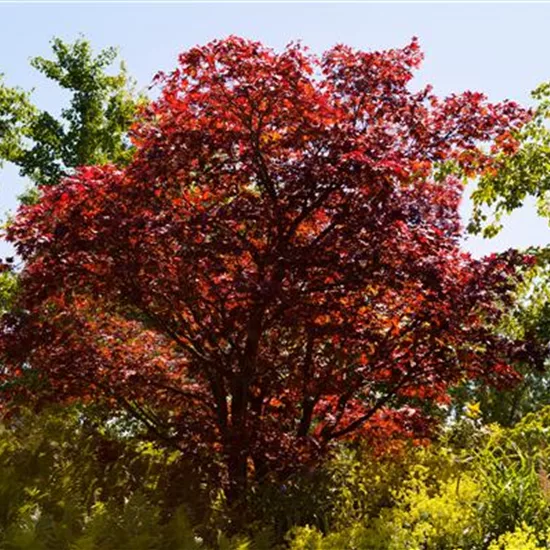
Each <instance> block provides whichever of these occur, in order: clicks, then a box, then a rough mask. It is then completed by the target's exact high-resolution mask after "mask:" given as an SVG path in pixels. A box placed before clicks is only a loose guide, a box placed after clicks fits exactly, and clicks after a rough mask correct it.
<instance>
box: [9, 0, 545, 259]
mask: <svg viewBox="0 0 550 550" xmlns="http://www.w3.org/2000/svg"><path fill="white" fill-rule="evenodd" d="M0 21H1V22H2V32H1V33H0V72H1V73H4V75H5V79H6V82H7V83H8V84H10V85H19V86H21V87H22V88H24V89H31V88H35V89H36V92H35V100H36V102H37V103H38V104H39V106H40V107H42V108H45V109H49V110H51V111H54V112H55V111H58V110H59V109H60V107H61V105H62V101H63V95H62V93H60V91H59V90H58V89H57V88H55V87H54V86H52V85H50V84H49V83H48V82H47V81H46V80H45V79H43V77H41V76H40V75H38V73H36V72H35V71H34V70H33V69H32V68H31V67H30V66H29V64H28V60H29V58H30V57H32V56H35V55H44V56H48V54H49V47H48V42H49V40H50V39H51V38H52V37H54V36H59V37H62V38H63V39H66V40H73V39H75V38H76V37H77V36H78V34H79V33H81V34H83V35H85V36H86V37H87V38H89V39H90V40H91V42H92V44H93V45H94V46H95V47H96V48H101V47H105V46H109V45H116V46H119V48H120V51H121V56H122V58H123V59H125V60H126V62H127V66H128V69H129V71H130V73H131V74H132V75H133V76H134V77H135V78H136V79H137V81H138V84H139V86H140V87H142V88H146V87H147V86H148V84H149V83H150V81H151V78H152V77H153V75H154V74H155V73H156V72H157V71H159V70H170V69H171V68H172V67H174V65H175V61H176V57H177V54H178V53H179V52H181V51H183V50H185V49H187V48H189V47H191V46H194V45H196V44H201V43H205V42H207V41H209V40H211V39H214V38H221V37H224V36H227V35H230V34H237V35H241V36H245V37H248V38H254V39H258V40H261V41H263V42H265V43H266V44H268V45H270V46H272V47H275V48H282V47H284V45H285V44H287V43H288V42H290V41H292V40H298V39H299V40H301V41H302V42H303V43H304V44H305V45H307V46H309V47H310V49H311V50H312V51H314V52H317V53H320V52H322V51H323V50H325V49H327V48H329V47H330V46H332V45H334V44H336V43H346V44H349V45H351V46H354V47H357V48H362V49H381V48H389V47H396V46H401V45H404V44H406V43H408V41H409V40H410V38H411V37H412V36H418V37H419V39H420V43H421V46H422V48H423V50H424V52H425V55H426V59H425V62H424V65H423V68H422V69H421V70H420V72H419V73H418V77H417V84H416V85H418V86H420V85H422V84H425V83H428V82H430V83H431V84H433V85H434V88H435V91H436V93H438V94H441V95H445V94H448V93H451V92H459V91H463V90H466V89H471V90H478V91H482V92H484V93H486V94H487V95H488V96H489V98H490V99H491V100H494V101H498V100H502V99H505V98H509V99H514V100H516V101H519V102H521V103H524V104H530V97H529V92H530V90H532V89H533V88H534V87H536V86H537V84H539V83H540V82H542V81H545V80H550V32H549V28H550V4H527V3H523V4H522V3H519V2H518V3H517V4H483V3H463V4H457V3H453V4H444V3H441V4H416V3H414V2H412V1H410V2H406V3H402V4H366V3H365V4H346V3H334V4H299V3H296V4H288V3H286V4H273V3H270V4H261V3H257V4H238V3H235V4H233V3H230V2H227V3H224V4H219V3H218V4H209V3H206V2H202V3H196V4H161V3H158V4H154V3H151V4H133V5H132V4H116V3H112V4H110V5H106V4H65V5H60V4H40V5H38V4H1V3H0ZM24 185H25V182H24V181H22V180H21V179H20V178H19V177H18V176H17V172H16V171H15V170H14V169H13V168H10V167H6V168H4V169H3V170H1V171H0V213H2V214H3V213H5V212H7V211H10V210H12V209H13V208H15V206H16V196H17V194H19V193H20V192H21V191H22V190H23V189H24ZM468 210H469V206H468V201H465V202H464V204H463V212H464V216H467V214H468ZM548 243H550V229H549V228H548V225H547V223H546V222H545V221H543V220H540V219H537V217H536V214H535V212H534V210H533V208H532V207H530V208H529V207H528V208H524V209H523V210H522V211H520V212H517V213H516V214H514V215H513V216H512V217H511V218H509V219H508V220H507V221H506V227H505V230H504V231H503V232H502V233H501V234H500V235H499V237H497V238H496V239H493V240H490V241H483V240H482V239H478V238H469V239H468V240H467V242H466V243H465V247H466V248H468V249H469V250H471V251H472V252H474V253H475V254H476V255H480V254H484V253H486V252H491V251H497V250H502V249H506V248H509V247H511V246H513V247H524V246H528V245H531V244H548ZM8 250H9V249H8V247H7V246H6V245H5V243H0V256H2V255H4V254H6V253H7V252H8Z"/></svg>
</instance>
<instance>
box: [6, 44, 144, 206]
mask: <svg viewBox="0 0 550 550" xmlns="http://www.w3.org/2000/svg"><path fill="white" fill-rule="evenodd" d="M52 50H53V58H52V59H46V58H44V57H35V58H33V59H32V60H31V65H32V66H33V67H34V68H35V69H37V70H38V71H39V72H40V73H42V74H43V75H44V76H46V77H47V78H48V79H50V80H52V81H53V82H55V83H56V84H57V85H58V86H60V87H61V88H63V89H64V90H66V91H67V92H68V93H69V96H70V101H69V105H68V106H67V107H65V108H64V109H62V111H61V116H60V117H56V116H54V115H52V114H51V113H49V112H47V111H42V110H40V109H38V108H37V107H36V106H35V105H33V103H32V102H31V97H30V94H28V93H26V92H23V91H21V90H19V89H18V88H10V87H8V86H6V85H5V84H3V83H2V82H1V81H0V161H2V160H3V161H8V162H12V163H13V164H15V165H17V166H18V167H19V169H20V173H21V175H23V176H28V177H29V178H30V179H31V180H32V181H33V182H35V183H37V184H45V185H53V184H55V183H57V182H58V181H59V179H60V178H61V177H62V176H64V175H67V174H70V173H71V170H72V169H74V168H75V167H77V166H81V165H91V164H105V163H109V162H113V163H115V164H124V163H126V162H128V161H129V160H130V158H131V156H132V147H131V145H130V143H129V141H128V139H127V132H128V128H129V127H130V125H131V123H132V121H133V120H134V117H135V115H136V112H137V108H138V106H139V103H140V102H141V101H143V98H142V97H139V96H137V95H136V93H135V91H134V85H133V82H132V80H131V79H130V78H129V77H128V74H127V72H126V69H125V67H124V64H123V63H121V64H120V67H119V69H118V72H116V73H115V74H110V71H109V69H110V68H111V66H112V65H113V64H114V63H115V61H116V58H117V51H116V50H115V49H114V48H108V49H105V50H103V51H101V52H99V54H97V55H94V53H93V51H92V48H91V46H90V43H89V42H88V41H87V40H85V39H83V38H80V39H78V40H76V41H75V42H74V43H72V44H69V43H65V42H63V41H62V40H61V39H59V38H55V39H54V40H53V41H52ZM27 199H28V197H27Z"/></svg>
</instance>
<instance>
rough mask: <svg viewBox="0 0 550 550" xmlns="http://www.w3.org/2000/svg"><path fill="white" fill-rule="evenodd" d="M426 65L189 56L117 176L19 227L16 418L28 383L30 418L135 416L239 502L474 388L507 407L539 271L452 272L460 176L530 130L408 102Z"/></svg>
mask: <svg viewBox="0 0 550 550" xmlns="http://www.w3.org/2000/svg"><path fill="white" fill-rule="evenodd" d="M421 58H422V55H421V53H420V51H419V48H418V45H417V43H416V41H413V42H412V43H411V44H410V45H408V46H407V47H405V48H403V49H397V50H388V51H384V52H374V53H365V52H360V51H354V50H352V49H350V48H347V47H345V46H337V47H335V48H333V49H332V50H329V51H328V52H326V53H325V55H324V56H323V57H322V58H321V59H318V58H316V57H313V56H309V55H307V54H306V53H305V52H304V51H303V49H302V48H301V47H299V46H296V45H292V46H290V47H288V48H287V49H286V50H284V51H283V52H282V53H280V54H278V53H275V52H273V51H272V50H270V49H267V48H265V47H264V46H262V45H261V44H259V43H256V42H249V41H246V40H242V39H239V38H230V39H227V40H224V41H216V42H213V43H210V44H208V45H206V46H204V47H201V48H194V49H192V50H190V51H188V52H186V53H184V54H182V55H181V56H180V59H179V66H178V68H177V69H176V70H175V71H174V72H173V73H172V74H170V75H168V76H162V75H161V76H160V77H159V78H160V80H161V82H162V83H163V89H162V93H161V96H160V97H159V99H158V100H157V101H155V102H154V103H153V104H151V106H150V108H149V110H148V116H147V118H146V120H144V121H143V122H142V124H140V125H139V126H137V127H136V128H135V129H134V130H133V133H132V136H133V142H134V144H135V146H136V156H135V158H134V159H133V160H132V161H131V162H130V164H129V165H128V167H126V168H122V169H121V168H120V167H114V166H98V167H88V168H82V169H80V170H78V171H77V172H76V173H75V174H73V175H72V177H69V178H66V179H65V180H64V181H63V183H62V184H61V185H58V186H54V187H51V188H49V189H46V188H44V187H43V196H42V198H41V200H40V202H39V203H38V204H36V205H34V206H30V207H26V208H23V209H22V210H21V211H20V213H19V215H18V217H17V219H16V220H15V222H14V223H13V224H12V225H11V226H10V228H9V231H8V236H9V238H10V240H11V241H12V242H13V243H14V244H15V246H16V248H17V251H18V253H19V254H20V255H21V257H22V258H23V259H24V260H25V263H26V267H25V270H24V272H23V274H22V277H21V292H20V297H19V302H18V306H19V308H20V309H19V311H20V312H21V313H20V314H19V315H11V316H6V317H5V320H4V324H3V332H2V349H3V352H4V353H3V355H4V357H5V360H6V371H5V373H4V375H5V377H6V379H7V380H8V381H10V385H9V386H5V388H7V389H5V391H4V395H5V397H6V398H8V399H9V398H11V397H13V395H14V393H15V385H14V384H13V380H14V379H15V380H17V378H18V377H20V376H24V375H25V373H28V372H29V371H31V372H34V373H36V377H37V378H38V380H39V381H40V384H39V385H38V386H33V391H32V392H31V393H29V394H27V395H28V397H29V398H32V397H37V398H39V399H42V400H44V399H51V400H55V401H65V400H69V401H71V400H74V399H75V398H78V399H81V400H83V401H90V400H93V401H103V402H107V403H111V404H112V406H113V407H123V408H124V409H125V410H127V411H129V412H130V413H131V414H133V415H134V416H135V417H136V418H139V419H140V420H141V421H142V422H143V423H144V424H145V425H146V426H147V427H148V428H149V430H150V432H151V434H152V435H153V436H154V437H155V438H156V439H157V440H159V441H162V442H164V443H165V444H167V445H170V446H173V447H175V448H177V449H179V450H181V451H183V452H185V454H186V456H188V457H192V458H194V459H195V461H196V462H197V464H199V465H202V466H204V465H206V464H208V465H212V464H213V465H219V466H220V467H221V468H222V471H225V473H226V475H227V479H228V496H229V498H230V499H231V500H232V501H234V502H235V501H238V499H239V498H240V497H241V496H242V495H243V491H244V490H245V489H246V486H247V483H248V480H249V479H250V478H251V477H252V476H254V477H255V478H256V479H265V478H266V477H267V476H276V475H277V474H286V473H288V472H289V471H291V470H292V469H293V468H295V467H296V465H297V464H299V463H303V462H305V461H309V460H312V459H314V458H316V457H317V456H319V454H322V453H323V452H326V451H327V450H328V449H330V448H331V446H332V445H333V444H334V442H335V441H337V440H339V439H342V438H347V437H351V436H354V435H357V434H360V433H364V432H365V431H368V432H369V433H371V434H374V435H375V436H376V437H377V438H378V439H379V440H383V439H385V438H387V435H388V433H391V432H392V431H395V430H401V431H402V432H403V433H405V434H407V435H413V434H421V435H422V434H425V433H426V432H427V430H428V428H429V426H430V423H429V420H428V414H427V413H429V410H430V408H431V407H432V406H433V404H434V403H439V404H443V403H446V402H447V400H448V390H449V388H450V387H452V386H453V385H455V384H457V383H458V382H460V381H463V380H464V379H483V380H484V381H486V382H487V383H494V384H500V385H506V384H511V383H513V381H514V380H515V379H516V377H517V376H516V373H515V371H514V369H513V368H512V366H511V362H512V361H514V360H516V359H519V358H521V359H522V360H524V361H529V360H532V359H534V358H536V357H537V356H536V354H532V353H531V351H530V350H531V348H529V347H528V346H526V342H525V341H524V339H522V338H518V339H514V338H511V337H509V336H508V335H506V334H503V333H502V332H499V331H497V330H496V327H498V325H499V323H500V322H501V320H502V318H503V314H504V311H505V310H506V307H507V306H509V304H510V302H511V299H512V297H513V294H512V293H513V290H514V288H515V286H516V283H517V279H518V276H519V271H520V270H521V267H522V265H523V264H524V263H530V258H529V257H523V256H521V255H519V254H514V253H508V254H505V255H500V256H496V255H494V256H491V257H489V258H486V259H484V260H475V259H473V258H471V257H470V256H469V255H468V254H467V253H465V252H463V251H462V250H461V248H460V237H461V234H462V233H461V231H462V230H461V225H460V218H459V214H458V205H459V202H460V198H461V194H462V190H463V187H462V183H461V181H460V179H459V178H458V177H457V176H456V172H457V171H459V172H465V173H468V174H469V175H471V176H475V175H476V174H478V173H479V172H480V170H486V169H487V168H488V167H489V166H490V165H491V162H492V155H491V154H488V153H487V152H486V151H485V149H484V148H483V147H482V144H483V143H486V142H491V143H495V144H496V145H495V147H496V148H497V151H498V150H500V149H499V147H501V146H502V147H504V149H506V147H505V145H506V140H504V139H503V137H502V136H505V135H507V133H508V132H509V129H510V128H512V129H513V128H519V127H520V126H521V125H522V124H523V123H524V122H525V121H526V120H527V118H528V116H527V113H526V112H525V111H524V110H522V109H521V108H520V107H518V106H517V105H516V104H514V103H510V102H505V103H502V104H497V105H493V104H489V103H487V102H486V100H485V98H484V97H483V95H482V94H478V93H472V92H466V93H464V94H462V95H452V96H450V97H448V98H446V99H439V98H437V97H436V96H434V95H432V94H431V92H430V89H425V90H423V91H420V92H416V93H413V92H411V91H410V90H409V88H408V84H409V82H410V80H411V78H412V71H413V69H414V68H416V67H417V66H418V65H419V63H420V61H421ZM497 151H494V152H493V153H496V152H497ZM19 388H20V390H21V391H25V387H24V385H21V386H19Z"/></svg>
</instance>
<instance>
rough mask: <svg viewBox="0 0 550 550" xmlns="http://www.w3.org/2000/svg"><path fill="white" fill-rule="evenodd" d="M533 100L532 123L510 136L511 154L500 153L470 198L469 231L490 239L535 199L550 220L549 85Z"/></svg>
mask: <svg viewBox="0 0 550 550" xmlns="http://www.w3.org/2000/svg"><path fill="white" fill-rule="evenodd" d="M532 96H533V98H534V99H535V100H537V101H538V105H537V107H536V109H535V111H534V113H533V118H532V120H531V121H530V122H529V123H528V124H526V125H525V126H524V127H523V128H522V129H521V130H519V131H513V132H511V133H510V137H509V140H510V147H511V149H512V150H513V149H515V148H516V147H518V149H517V151H516V152H515V154H514V155H513V156H510V155H509V153H510V150H509V149H507V148H504V149H505V150H504V151H503V152H501V153H499V154H498V155H497V157H496V164H495V166H494V169H492V170H490V171H487V172H486V174H485V175H484V176H483V177H481V178H480V180H479V182H478V186H477V188H476V190H475V191H474V193H473V194H472V199H473V202H474V211H473V216H472V221H471V223H470V226H469V230H470V231H471V232H473V233H482V234H483V235H484V236H485V237H492V236H494V235H496V234H497V233H498V232H499V231H500V230H501V229H502V223H501V220H502V217H503V216H504V215H506V214H510V213H511V212H512V211H514V210H516V209H517V208H519V207H521V206H522V205H523V204H524V202H525V199H526V198H527V197H529V196H531V197H535V198H536V201H537V209H538V212H539V214H540V215H541V216H544V217H547V218H548V217H549V216H550V209H549V205H550V203H549V199H550V130H549V128H548V118H549V117H550V83H544V84H541V85H540V86H539V87H538V88H537V89H536V90H534V91H533V93H532Z"/></svg>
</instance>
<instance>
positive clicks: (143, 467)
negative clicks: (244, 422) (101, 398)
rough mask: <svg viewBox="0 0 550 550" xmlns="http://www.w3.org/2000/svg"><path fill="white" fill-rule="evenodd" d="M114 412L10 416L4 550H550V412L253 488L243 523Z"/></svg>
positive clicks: (466, 427)
mask: <svg viewBox="0 0 550 550" xmlns="http://www.w3.org/2000/svg"><path fill="white" fill-rule="evenodd" d="M104 420H105V419H102V417H101V414H100V412H98V411H91V410H86V409H53V410H49V411H45V412H43V413H41V414H40V415H38V416H34V415H31V414H30V413H20V414H19V415H18V416H17V418H15V417H14V418H12V419H11V420H10V421H8V422H6V424H5V427H4V431H3V434H2V437H1V440H0V548H2V549H6V550H31V549H32V550H50V549H55V550H64V549H67V550H157V549H158V550H161V549H162V550H195V549H196V550H199V549H200V550H218V549H219V550H245V549H248V550H268V549H271V550H274V549H283V548H290V549H291V550H334V549H336V550H337V549H342V550H346V549H349V550H403V549H410V550H432V549H433V550H445V549H487V550H536V549H543V548H549V547H550V479H549V475H548V472H549V471H550V450H549V449H548V447H547V441H548V433H549V430H550V409H549V408H547V409H543V410H542V411H540V412H539V413H537V414H531V415H528V416H527V417H525V419H524V420H523V421H522V422H521V423H520V424H518V425H517V426H516V427H514V428H511V429H503V428H500V427H498V426H496V425H495V426H490V427H482V426H481V425H477V424H476V421H475V420H472V419H469V420H468V419H467V420H463V421H461V422H459V423H457V424H456V425H455V426H454V427H453V428H452V429H450V430H448V432H446V433H444V434H442V436H441V438H440V440H439V442H437V443H435V444H433V445H431V446H426V447H412V446H411V447H406V446H404V447H403V449H402V450H401V451H400V452H399V453H398V454H397V455H396V454H395V453H394V454H392V455H391V456H385V455H382V456H380V455H377V456H374V455H373V454H372V453H371V452H369V450H368V449H365V448H360V447H355V448H350V447H342V448H340V449H339V451H338V452H337V453H335V454H334V456H333V457H332V458H331V459H330V460H329V461H327V462H326V463H325V464H324V465H323V466H322V467H320V468H318V469H317V470H316V471H315V472H311V471H310V472H308V473H304V474H302V475H300V476H296V477H295V478H293V479H289V480H286V481H285V483H284V484H279V485H278V486H274V485H271V486H264V487H256V488H253V489H252V490H251V492H250V494H249V496H248V499H249V501H248V506H247V509H248V512H247V513H246V516H245V519H242V517H241V520H242V521H241V523H239V524H237V523H236V522H235V517H234V515H232V512H231V510H230V509H229V508H228V506H227V504H226V503H225V501H224V498H223V495H222V493H221V492H220V491H219V490H217V489H216V488H215V487H216V484H217V481H216V480H213V479H211V480H209V479H208V476H207V474H206V473H205V474H204V475H197V473H196V472H192V471H191V470H190V469H189V468H188V466H187V465H186V463H185V461H184V460H183V459H182V458H181V456H180V455H178V454H177V453H175V452H167V451H163V450H161V449H158V448H156V447H154V446H153V445H151V444H148V443H143V442H139V441H138V440H137V438H134V436H133V435H132V434H133V431H132V427H131V426H129V425H125V424H124V422H123V421H122V420H121V419H118V421H110V422H105V421H104ZM218 486H219V485H218ZM212 487H214V488H212Z"/></svg>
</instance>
